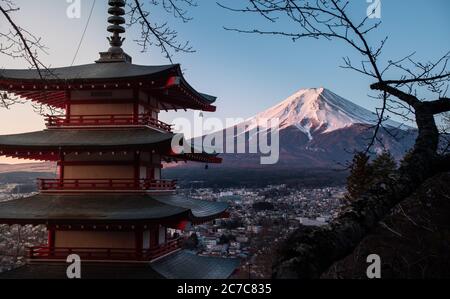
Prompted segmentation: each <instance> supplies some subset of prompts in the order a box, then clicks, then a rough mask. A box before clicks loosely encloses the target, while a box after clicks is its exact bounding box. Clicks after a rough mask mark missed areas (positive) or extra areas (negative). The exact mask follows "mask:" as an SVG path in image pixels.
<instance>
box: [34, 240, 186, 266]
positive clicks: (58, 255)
mask: <svg viewBox="0 0 450 299" xmlns="http://www.w3.org/2000/svg"><path fill="white" fill-rule="evenodd" d="M182 244H183V239H182V238H180V239H175V240H171V241H168V242H167V243H166V244H163V245H160V246H158V247H155V248H152V249H143V250H135V249H116V248H114V249H112V248H50V247H47V246H39V247H31V248H29V255H28V258H29V259H30V260H34V261H39V260H66V259H67V257H68V256H69V255H72V254H76V255H78V256H79V257H80V258H81V260H83V261H153V260H156V259H158V258H161V257H163V256H166V255H168V254H171V253H173V252H175V251H178V250H180V249H181V247H182Z"/></svg>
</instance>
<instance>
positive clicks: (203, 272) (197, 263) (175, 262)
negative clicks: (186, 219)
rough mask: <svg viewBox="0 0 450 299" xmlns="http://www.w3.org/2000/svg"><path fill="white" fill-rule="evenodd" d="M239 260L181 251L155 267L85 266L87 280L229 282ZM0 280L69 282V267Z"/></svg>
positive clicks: (27, 269)
mask: <svg viewBox="0 0 450 299" xmlns="http://www.w3.org/2000/svg"><path fill="white" fill-rule="evenodd" d="M239 264H240V261H239V260H238V259H225V258H220V257H202V256H197V255H195V254H192V253H190V252H187V251H185V250H181V251H178V252H176V253H173V254H171V255H168V256H166V257H164V258H162V259H160V260H157V261H155V262H153V263H148V264H147V263H146V264H119V263H116V264H114V263H109V264H107V263H84V264H83V273H82V278H83V279H164V278H166V279H201V280H203V279H227V278H230V277H231V276H232V275H233V273H234V272H235V270H236V269H237V268H238V267H239ZM0 279H67V264H64V263H56V264H55V263H51V264H49V263H37V264H27V265H25V266H22V267H19V268H17V269H14V270H11V271H8V272H5V273H2V274H0Z"/></svg>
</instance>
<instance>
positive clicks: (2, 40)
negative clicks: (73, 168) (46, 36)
mask: <svg viewBox="0 0 450 299" xmlns="http://www.w3.org/2000/svg"><path fill="white" fill-rule="evenodd" d="M18 11H19V7H18V6H17V5H16V4H15V2H14V1H13V0H0V19H3V20H4V23H5V24H6V26H2V28H1V29H0V55H6V56H8V57H10V58H12V59H24V60H25V61H27V62H28V63H29V65H30V67H32V68H35V69H37V71H38V72H39V75H40V76H41V77H42V73H41V70H42V69H44V68H45V66H44V64H43V63H42V62H41V61H40V60H39V57H38V56H39V53H41V52H44V53H45V47H44V45H43V44H42V40H41V38H39V37H37V36H35V35H34V34H33V33H31V32H30V31H28V30H27V29H25V28H23V27H21V26H19V25H18V24H17V23H16V22H15V20H14V14H15V13H17V12H18ZM2 22H3V21H2ZM21 102H22V101H21V100H20V99H19V98H18V97H14V96H12V95H11V94H7V93H2V94H0V106H2V107H4V108H9V107H10V106H11V105H13V104H17V103H21Z"/></svg>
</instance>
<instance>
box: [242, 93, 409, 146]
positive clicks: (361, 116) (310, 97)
mask: <svg viewBox="0 0 450 299" xmlns="http://www.w3.org/2000/svg"><path fill="white" fill-rule="evenodd" d="M264 119H279V120H280V130H284V129H286V128H289V127H296V128H298V129H299V130H300V131H302V132H303V133H305V134H306V135H307V136H308V138H309V139H310V140H312V139H313V136H314V135H315V134H321V133H330V132H333V131H336V130H340V129H344V128H348V127H351V126H353V125H356V124H362V125H374V124H376V122H377V120H378V116H377V115H376V114H375V113H373V112H370V111H369V110H367V109H364V108H362V107H360V106H358V105H356V104H354V103H353V102H351V101H349V100H346V99H344V98H342V97H340V96H339V95H337V94H335V93H333V92H332V91H330V90H328V89H325V88H312V89H301V90H299V91H298V92H296V93H295V94H293V95H292V96H290V97H288V98H287V99H286V100H284V101H283V102H281V103H280V104H278V105H276V106H274V107H272V108H270V109H268V110H266V111H264V112H262V113H259V114H258V115H256V116H255V117H253V118H250V119H248V120H247V123H256V122H255V120H264ZM385 126H389V127H394V128H399V127H401V124H400V123H396V122H394V121H390V120H387V121H386V122H385Z"/></svg>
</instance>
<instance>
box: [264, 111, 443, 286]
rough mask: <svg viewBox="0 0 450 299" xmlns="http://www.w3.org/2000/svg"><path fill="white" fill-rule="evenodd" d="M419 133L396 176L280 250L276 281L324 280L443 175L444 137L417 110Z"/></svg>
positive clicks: (425, 114) (429, 115) (430, 118)
mask: <svg viewBox="0 0 450 299" xmlns="http://www.w3.org/2000/svg"><path fill="white" fill-rule="evenodd" d="M416 119H417V124H418V128H419V136H418V138H417V141H416V144H415V148H414V149H413V151H412V153H411V154H409V155H408V156H407V157H406V158H405V160H404V161H403V162H402V165H401V167H400V168H399V170H398V171H397V172H396V174H395V175H393V176H391V177H387V178H383V179H382V180H381V181H378V182H376V183H375V184H374V186H373V187H372V188H371V189H370V190H369V191H368V192H366V193H365V194H364V195H362V196H361V197H360V198H359V199H357V200H355V201H354V202H353V203H352V204H351V205H350V206H349V207H347V208H346V209H345V210H344V211H343V213H342V214H341V215H340V216H339V217H338V218H337V219H336V220H335V221H333V223H331V224H330V225H329V226H326V227H322V228H311V227H301V228H300V229H298V230H297V231H296V232H294V233H293V235H291V236H290V237H289V238H288V240H287V241H286V242H285V244H284V245H283V246H282V248H280V251H279V256H278V257H277V260H276V263H275V265H274V273H273V276H274V278H283V279H284V278H288V279H289V278H291V279H311V278H320V276H321V274H322V273H323V272H324V271H326V270H327V269H328V268H329V267H330V266H331V265H332V264H333V263H334V262H336V261H338V260H341V259H343V258H344V257H346V256H347V255H349V254H351V253H352V252H353V250H354V249H355V248H356V247H357V246H358V244H359V243H360V242H361V241H362V240H363V238H364V237H365V236H367V235H368V234H369V233H370V232H371V231H372V230H373V229H374V228H375V227H376V225H377V224H378V222H379V221H381V220H382V219H383V218H385V217H386V216H387V215H388V213H389V212H390V211H391V210H392V209H393V208H394V207H395V206H396V205H397V204H399V203H400V202H402V201H403V200H404V199H406V198H407V197H409V196H410V195H412V194H413V193H414V192H415V191H416V190H417V189H418V188H419V187H420V186H421V184H422V183H424V182H425V181H426V180H427V179H428V178H431V177H432V176H434V175H435V174H436V173H437V172H438V169H439V170H442V169H441V168H442V167H441V168H439V167H437V165H436V164H435V163H436V162H437V161H438V156H437V154H436V150H437V147H438V142H439V132H438V130H437V127H436V123H435V120H434V115H433V114H432V113H431V112H430V113H428V111H426V106H425V105H424V107H418V108H417V109H416Z"/></svg>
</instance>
